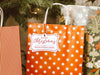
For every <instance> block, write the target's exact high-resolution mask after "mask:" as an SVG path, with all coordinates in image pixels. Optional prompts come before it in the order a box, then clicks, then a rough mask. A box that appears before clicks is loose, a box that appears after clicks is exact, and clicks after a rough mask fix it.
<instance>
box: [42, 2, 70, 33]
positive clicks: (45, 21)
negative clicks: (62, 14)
mask: <svg viewBox="0 0 100 75" xmlns="http://www.w3.org/2000/svg"><path fill="white" fill-rule="evenodd" d="M53 5H60V6H63V7H65V6H66V5H64V4H61V3H53ZM48 11H49V7H48V8H47V9H46V13H45V18H44V23H43V33H44V34H47V29H45V28H46V27H45V25H46V24H47V16H48ZM66 13H67V14H69V12H68V11H67V12H66ZM68 18H69V16H68ZM45 30H46V33H45Z"/></svg>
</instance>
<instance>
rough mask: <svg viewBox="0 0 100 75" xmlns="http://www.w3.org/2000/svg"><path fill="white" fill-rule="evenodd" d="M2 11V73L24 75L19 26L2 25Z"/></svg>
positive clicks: (3, 74) (0, 49)
mask: <svg viewBox="0 0 100 75" xmlns="http://www.w3.org/2000/svg"><path fill="white" fill-rule="evenodd" d="M0 11H1V12H0V14H1V27H0V75H22V68H21V50H20V36H19V26H11V27H2V24H3V11H2V9H1V8H0Z"/></svg>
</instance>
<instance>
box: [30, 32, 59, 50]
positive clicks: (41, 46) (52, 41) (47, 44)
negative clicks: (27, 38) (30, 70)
mask: <svg viewBox="0 0 100 75" xmlns="http://www.w3.org/2000/svg"><path fill="white" fill-rule="evenodd" d="M58 40H59V36H58V35H57V34H56V33H55V34H46V35H45V36H44V34H36V33H33V34H32V35H31V45H30V48H29V50H32V52H36V51H50V52H57V51H58V50H60V49H59V46H58Z"/></svg>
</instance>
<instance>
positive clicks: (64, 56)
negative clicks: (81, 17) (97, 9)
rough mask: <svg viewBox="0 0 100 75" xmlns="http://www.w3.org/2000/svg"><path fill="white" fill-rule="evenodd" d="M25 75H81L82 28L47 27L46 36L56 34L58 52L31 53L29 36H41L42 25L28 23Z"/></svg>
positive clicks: (67, 26)
mask: <svg viewBox="0 0 100 75" xmlns="http://www.w3.org/2000/svg"><path fill="white" fill-rule="evenodd" d="M28 28H29V29H28V42H27V47H28V48H27V49H28V50H27V62H26V63H27V64H26V75H82V60H83V48H84V26H69V25H66V26H65V25H49V24H47V26H46V28H47V34H54V33H57V34H58V35H59V36H60V37H59V41H58V44H59V47H60V50H59V51H57V52H56V53H54V52H49V51H38V52H32V51H31V50H29V47H30V45H31V40H30V38H31V35H32V34H33V33H38V34H43V24H33V23H29V26H28Z"/></svg>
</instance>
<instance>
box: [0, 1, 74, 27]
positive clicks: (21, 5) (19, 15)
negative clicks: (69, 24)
mask: <svg viewBox="0 0 100 75" xmlns="http://www.w3.org/2000/svg"><path fill="white" fill-rule="evenodd" d="M55 2H59V3H63V4H74V3H75V0H0V7H2V8H3V10H4V23H5V22H6V21H7V19H8V17H9V16H10V15H11V16H13V17H14V18H15V20H16V21H17V22H18V23H19V25H21V26H22V27H24V28H25V29H27V23H28V18H32V17H34V18H37V19H40V17H41V18H43V15H44V13H42V12H39V13H38V14H33V13H31V12H30V10H32V11H34V10H35V8H37V7H38V8H40V9H41V10H45V9H46V8H47V7H51V8H52V4H53V3H55ZM55 9H56V10H55ZM41 13H42V14H41ZM58 14H59V7H57V6H56V7H53V9H52V11H51V12H50V16H51V15H54V16H56V15H58Z"/></svg>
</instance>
